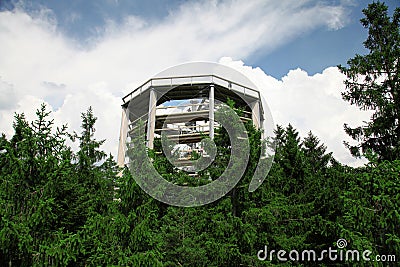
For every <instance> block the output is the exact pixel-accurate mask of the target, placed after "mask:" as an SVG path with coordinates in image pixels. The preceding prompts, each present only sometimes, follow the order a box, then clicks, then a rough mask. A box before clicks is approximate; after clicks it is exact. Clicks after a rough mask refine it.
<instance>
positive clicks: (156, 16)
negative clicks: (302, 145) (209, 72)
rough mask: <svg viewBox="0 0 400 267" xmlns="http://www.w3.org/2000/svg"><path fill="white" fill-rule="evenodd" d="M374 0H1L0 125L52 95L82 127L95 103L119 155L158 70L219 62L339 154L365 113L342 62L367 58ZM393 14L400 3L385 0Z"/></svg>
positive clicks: (57, 112)
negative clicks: (130, 97) (136, 106)
mask: <svg viewBox="0 0 400 267" xmlns="http://www.w3.org/2000/svg"><path fill="white" fill-rule="evenodd" d="M370 2H372V1H367V0H361V1H356V0H325V1H319V0H298V1H297V0H296V1H294V0H279V1H277V0H248V1H244V0H243V1H241V0H236V1H235V0H219V1H216V0H211V1H208V0H198V1H162V0H147V1H127V0H125V1H122V0H118V1H117V0H97V1H89V0H70V1H56V0H53V1H50V0H47V1H46V0H35V1H28V0H23V1H15V0H0V44H1V49H0V132H2V133H5V134H6V135H7V136H11V135H12V134H13V129H12V121H13V115H14V113H15V112H17V113H21V112H24V113H25V114H26V116H27V118H28V119H31V120H32V119H34V113H35V109H37V108H38V107H39V106H40V104H41V103H43V102H44V103H46V104H47V106H48V108H49V109H50V110H51V111H53V113H52V116H53V118H54V119H55V122H56V124H58V125H59V124H64V123H67V124H68V126H69V128H70V129H71V130H76V131H79V127H80V113H81V112H84V111H85V110H86V109H87V108H88V107H89V106H92V107H93V109H94V112H95V115H96V116H97V117H98V118H99V119H98V123H97V124H98V125H97V127H96V128H97V129H98V131H97V132H96V135H97V138H98V139H106V140H107V141H106V143H105V144H104V149H105V150H106V151H107V152H110V153H112V154H114V155H116V152H117V147H118V137H119V126H120V119H121V107H120V106H121V104H122V100H121V97H122V96H123V95H125V94H127V93H129V92H130V91H132V90H133V89H135V88H136V87H137V86H138V85H140V84H142V83H143V82H145V81H146V80H148V79H149V78H150V77H152V76H153V75H155V74H157V73H158V72H160V71H162V70H164V69H165V68H168V67H170V66H173V65H176V64H179V63H184V62H188V61H213V62H219V63H221V64H225V65H227V66H230V67H232V68H235V69H237V70H238V71H240V72H242V73H244V74H245V75H247V76H248V77H249V78H250V79H251V80H252V81H253V82H254V83H255V84H256V85H257V86H258V88H259V89H260V92H261V93H262V94H263V95H264V97H265V98H266V99H267V102H268V105H269V107H270V109H271V113H272V116H273V119H274V122H275V123H276V124H281V125H284V126H285V125H287V124H288V123H291V124H292V125H293V126H294V127H296V128H297V129H298V130H299V131H300V134H301V135H302V136H306V135H307V133H308V131H310V130H311V131H312V132H313V133H314V134H316V135H317V136H318V137H319V138H320V139H321V141H322V142H323V143H325V144H326V145H327V147H328V150H329V151H332V152H333V154H334V156H335V157H336V158H337V159H338V160H339V161H341V162H343V163H346V164H351V165H360V162H361V163H362V161H359V160H357V159H354V158H353V157H352V156H351V155H350V153H349V152H348V151H347V150H346V148H345V147H344V145H343V141H349V142H351V139H349V137H348V136H347V135H346V134H345V133H344V131H343V124H344V123H348V124H349V125H350V126H353V127H354V126H358V125H360V124H361V123H362V121H367V120H368V119H369V116H370V113H368V112H361V111H359V109H358V108H357V107H354V106H350V105H349V104H348V103H347V102H345V101H344V100H343V99H342V98H341V95H340V93H341V92H342V91H343V90H344V85H343V80H344V79H345V77H344V75H343V74H341V73H340V72H339V71H338V69H337V68H336V66H337V65H338V64H345V63H346V61H347V60H348V59H349V58H351V57H353V56H354V55H355V54H356V53H360V54H364V53H366V52H367V51H365V50H364V48H363V45H362V42H363V41H364V40H365V38H366V37H367V32H366V30H365V29H363V28H362V26H361V24H360V23H359V20H360V18H361V17H362V13H361V10H362V9H363V8H365V7H367V5H368V3H370ZM386 3H387V4H388V5H389V11H390V13H391V12H392V11H393V10H394V8H395V7H397V6H399V1H398V0H390V1H386Z"/></svg>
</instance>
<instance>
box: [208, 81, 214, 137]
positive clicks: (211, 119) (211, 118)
mask: <svg viewBox="0 0 400 267" xmlns="http://www.w3.org/2000/svg"><path fill="white" fill-rule="evenodd" d="M208 102H209V104H208V106H209V111H208V118H209V123H210V126H209V127H210V139H211V140H213V139H214V84H211V85H210V94H209V96H208Z"/></svg>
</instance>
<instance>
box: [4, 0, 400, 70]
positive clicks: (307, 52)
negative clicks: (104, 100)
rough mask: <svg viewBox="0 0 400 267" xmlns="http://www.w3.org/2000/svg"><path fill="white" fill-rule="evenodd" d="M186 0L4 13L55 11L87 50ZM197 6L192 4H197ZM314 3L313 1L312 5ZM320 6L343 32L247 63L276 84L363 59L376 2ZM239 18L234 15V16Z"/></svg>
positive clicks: (30, 7)
mask: <svg viewBox="0 0 400 267" xmlns="http://www.w3.org/2000/svg"><path fill="white" fill-rule="evenodd" d="M185 2H190V1H184V0H177V1H166V0H146V1H141V0H140V1H138V0H98V1H90V0H89V1H88V0H71V1H55V0H34V1H23V2H19V1H15V0H2V1H1V9H3V10H7V9H8V10H12V9H14V8H15V7H18V6H20V7H22V8H23V9H25V10H26V11H27V12H31V13H34V12H35V11H38V10H40V9H42V8H43V7H46V8H48V9H50V10H51V11H52V13H51V14H50V15H49V16H50V17H52V18H54V19H55V20H56V21H57V28H58V30H59V31H61V32H63V33H64V34H66V35H67V36H69V37H70V38H73V39H74V40H76V41H77V42H78V43H79V44H81V45H82V46H88V45H90V44H91V40H92V39H93V38H97V37H98V36H99V35H101V34H102V30H103V28H104V25H105V24H106V23H107V21H109V20H112V21H114V22H115V23H117V24H119V23H123V19H124V18H125V17H126V16H130V15H134V16H139V17H141V18H143V19H144V20H146V21H147V22H148V23H150V24H151V23H158V22H160V21H162V20H163V19H164V18H165V17H166V16H167V15H168V14H170V13H171V12H173V11H174V10H176V9H178V8H179V6H180V5H182V4H183V3H185ZM192 2H193V1H192ZM312 2H313V1H311V3H312ZM317 2H319V3H320V4H329V5H340V4H342V5H343V6H344V7H345V8H346V11H345V12H346V13H347V18H346V20H347V21H345V22H343V23H344V25H343V27H341V28H340V29H336V30H333V29H329V28H327V27H318V28H316V29H315V30H313V31H311V32H304V33H299V35H298V36H296V37H295V38H293V39H292V40H289V41H288V42H287V43H285V44H283V45H280V46H279V47H276V48H274V49H273V50H272V51H270V50H268V51H264V50H263V48H262V47H260V48H259V49H258V50H257V51H255V52H254V53H253V54H251V55H249V56H248V57H247V58H244V60H246V62H247V63H248V64H250V65H253V66H259V67H261V68H262V69H263V70H265V71H266V72H267V73H268V74H270V75H272V76H273V77H275V78H281V77H282V76H284V75H286V74H287V72H288V71H289V70H291V69H295V68H297V67H300V68H301V69H303V70H305V71H307V72H308V73H309V74H315V73H317V72H321V71H322V70H323V69H325V68H326V67H329V66H336V65H338V64H346V61H347V60H348V59H349V58H350V57H353V56H354V55H355V54H356V53H360V54H364V53H366V50H365V49H364V48H363V46H362V42H363V41H364V40H365V38H366V36H367V32H366V30H365V29H363V28H362V26H361V24H360V23H359V20H360V18H361V17H362V16H363V14H362V9H363V8H365V7H366V6H367V5H368V3H371V2H373V1H372V0H359V1H339V0H325V1H317ZM384 2H385V3H386V4H387V5H388V6H389V10H390V12H393V9H394V8H395V7H396V6H399V1H398V0H386V1H384ZM233 15H234V14H233Z"/></svg>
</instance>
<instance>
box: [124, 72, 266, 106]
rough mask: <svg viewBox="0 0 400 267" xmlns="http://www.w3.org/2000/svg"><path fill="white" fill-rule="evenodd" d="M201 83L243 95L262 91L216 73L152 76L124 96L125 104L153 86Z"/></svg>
mask: <svg viewBox="0 0 400 267" xmlns="http://www.w3.org/2000/svg"><path fill="white" fill-rule="evenodd" d="M199 83H210V84H217V85H220V86H223V87H226V88H228V89H230V90H234V91H236V92H238V93H241V94H243V95H248V96H251V97H256V98H260V92H259V91H258V90H256V89H254V88H250V87H247V86H244V85H241V84H239V83H236V82H233V81H230V80H228V79H225V78H222V77H219V76H216V75H194V76H176V77H168V78H151V79H149V80H148V81H146V82H145V83H143V84H142V85H140V86H139V87H137V88H136V89H135V90H133V91H132V92H130V93H129V94H127V95H126V96H124V97H123V98H122V100H123V101H124V104H125V103H127V102H129V101H130V100H131V99H132V98H135V97H136V96H138V95H141V94H142V93H143V92H145V91H146V90H148V89H149V88H152V87H157V86H169V87H174V86H179V85H183V84H190V85H193V84H199Z"/></svg>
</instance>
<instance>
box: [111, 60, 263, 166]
mask: <svg viewBox="0 0 400 267" xmlns="http://www.w3.org/2000/svg"><path fill="white" fill-rule="evenodd" d="M228 99H232V100H233V101H234V102H235V105H236V106H238V107H241V109H242V110H243V112H242V113H241V114H242V115H241V116H240V119H241V120H242V121H249V120H252V121H253V124H254V125H255V127H256V128H261V129H262V128H263V125H264V112H263V104H262V101H261V95H260V92H259V90H258V89H257V87H256V86H255V85H254V84H253V83H252V82H251V81H250V80H249V79H248V78H247V77H246V76H244V75H243V74H241V73H240V72H238V71H236V70H234V69H232V68H230V67H228V66H225V65H221V64H218V63H211V62H191V63H185V64H181V65H177V66H174V67H171V68H168V69H166V70H164V71H162V72H160V73H159V74H157V75H155V76H154V77H152V78H150V79H149V80H148V81H146V82H145V83H144V84H142V85H141V86H139V87H138V88H136V89H135V90H133V91H132V92H131V93H129V94H128V95H126V96H125V97H124V98H123V104H122V120H121V129H120V139H119V149H118V165H119V166H123V165H124V164H126V163H127V162H126V161H127V157H126V155H125V154H126V147H127V146H126V143H127V139H129V137H130V135H131V134H132V132H133V131H134V129H135V127H136V126H137V124H138V122H139V120H141V121H142V122H144V125H145V127H146V130H145V131H146V133H147V134H146V141H147V143H146V145H147V147H149V148H153V144H154V140H155V138H160V137H161V133H162V132H164V133H167V134H168V137H169V138H171V139H172V140H176V144H177V146H178V149H180V153H181V154H182V157H181V162H185V155H186V156H187V155H188V153H189V154H190V152H191V151H196V149H200V148H199V147H198V144H199V142H200V141H201V139H202V138H203V137H204V135H209V137H210V138H211V139H213V138H214V129H215V127H217V126H218V122H216V121H215V120H214V113H215V111H216V110H217V109H218V105H219V103H226V102H227V100H228ZM183 165H184V164H183Z"/></svg>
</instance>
